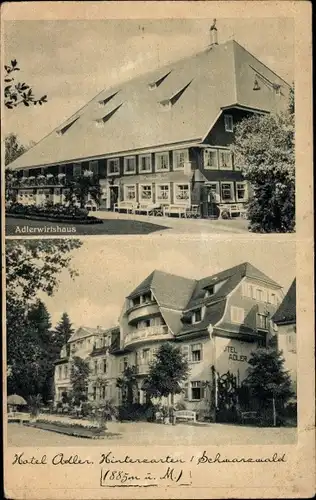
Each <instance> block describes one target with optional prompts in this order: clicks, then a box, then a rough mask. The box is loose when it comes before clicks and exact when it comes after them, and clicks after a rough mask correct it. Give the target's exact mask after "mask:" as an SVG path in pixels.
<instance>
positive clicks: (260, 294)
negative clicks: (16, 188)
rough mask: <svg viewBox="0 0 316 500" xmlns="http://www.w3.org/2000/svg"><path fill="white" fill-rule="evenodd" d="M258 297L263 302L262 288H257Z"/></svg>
mask: <svg viewBox="0 0 316 500" xmlns="http://www.w3.org/2000/svg"><path fill="white" fill-rule="evenodd" d="M256 299H257V300H259V301H260V302H263V290H261V289H260V288H257V290H256Z"/></svg>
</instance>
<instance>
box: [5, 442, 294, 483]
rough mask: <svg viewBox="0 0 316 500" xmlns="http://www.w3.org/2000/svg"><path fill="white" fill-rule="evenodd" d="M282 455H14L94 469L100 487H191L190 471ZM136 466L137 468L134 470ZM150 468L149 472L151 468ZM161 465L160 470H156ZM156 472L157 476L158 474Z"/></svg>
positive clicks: (21, 461) (22, 462)
mask: <svg viewBox="0 0 316 500" xmlns="http://www.w3.org/2000/svg"><path fill="white" fill-rule="evenodd" d="M285 462H286V455H285V453H274V454H272V455H270V456H258V457H256V456H249V457H246V456H232V457H226V456H224V455H223V454H221V453H219V452H218V453H216V454H214V455H208V453H207V451H206V450H204V451H203V452H201V453H197V454H196V455H191V457H186V458H185V457H176V456H171V455H165V456H161V457H149V456H148V457H146V456H143V457H139V456H130V455H122V456H119V455H115V454H114V453H113V452H112V451H108V452H106V453H101V454H100V455H99V456H98V458H97V459H96V460H92V459H91V458H85V457H80V456H79V455H76V454H75V455H71V454H70V455H67V454H66V453H57V454H55V455H53V456H52V457H49V456H48V455H46V454H45V455H41V456H38V457H36V456H34V455H32V456H27V455H26V454H25V453H24V452H20V453H15V454H14V457H13V460H12V465H14V466H34V465H35V466H41V465H53V466H56V467H67V466H82V465H84V466H94V467H96V468H97V467H98V470H99V476H98V482H99V485H100V487H107V488H108V487H133V486H137V487H140V486H143V487H149V486H171V485H176V486H191V485H192V472H193V471H194V469H195V468H197V467H199V468H200V467H201V466H206V465H212V464H218V465H221V464H249V463H251V464H265V463H285ZM136 465H139V466H140V467H137V468H135V466H136ZM150 466H152V470H151V467H150ZM157 466H160V467H157ZM157 470H159V473H157Z"/></svg>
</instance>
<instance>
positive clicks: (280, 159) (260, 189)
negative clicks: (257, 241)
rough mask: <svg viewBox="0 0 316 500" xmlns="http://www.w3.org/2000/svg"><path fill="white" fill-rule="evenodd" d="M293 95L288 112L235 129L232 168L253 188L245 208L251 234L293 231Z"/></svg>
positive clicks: (257, 118)
mask: <svg viewBox="0 0 316 500" xmlns="http://www.w3.org/2000/svg"><path fill="white" fill-rule="evenodd" d="M294 131H295V120H294V91H292V92H291V95H290V101H289V106H288V110H287V111H286V112H283V113H281V114H279V115H274V114H266V115H260V116H259V115H255V116H252V117H250V118H247V119H244V120H242V121H241V122H240V123H238V124H237V125H236V130H235V139H234V143H233V145H232V151H233V153H234V159H235V166H236V167H237V168H239V169H240V170H241V171H242V173H243V175H244V177H245V179H246V180H248V181H249V182H250V184H251V186H252V188H253V196H252V197H251V199H250V202H249V206H248V217H249V220H250V226H249V229H250V230H251V231H254V232H265V233H270V232H279V233H285V232H293V231H294V230H295V150H294Z"/></svg>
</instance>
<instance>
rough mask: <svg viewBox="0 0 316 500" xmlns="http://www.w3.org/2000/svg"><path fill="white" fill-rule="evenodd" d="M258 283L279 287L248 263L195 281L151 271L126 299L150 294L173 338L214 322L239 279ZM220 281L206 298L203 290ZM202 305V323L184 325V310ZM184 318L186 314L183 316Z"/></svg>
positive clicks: (220, 315) (219, 317)
mask: <svg viewBox="0 0 316 500" xmlns="http://www.w3.org/2000/svg"><path fill="white" fill-rule="evenodd" d="M244 277H248V278H250V279H251V278H252V279H254V280H260V281H262V282H264V283H266V284H267V285H269V286H272V287H273V288H281V287H280V285H278V283H276V282H275V281H274V280H272V279H271V278H269V277H268V276H267V275H266V274H264V273H263V272H261V271H260V270H259V269H257V268H256V267H254V266H253V265H252V264H250V263H249V262H243V263H242V264H239V265H237V266H234V267H231V268H230V269H225V270H224V271H221V272H219V273H216V274H214V275H212V276H208V277H206V278H202V279H200V280H194V279H189V278H183V277H182V276H177V275H175V274H170V273H166V272H163V271H157V270H155V271H153V272H152V273H151V274H150V275H149V276H148V277H147V278H146V279H145V280H144V281H142V283H141V284H140V285H138V286H137V287H136V288H135V290H133V292H132V293H131V294H130V295H129V297H128V298H133V297H136V296H138V295H140V294H141V293H145V292H149V291H152V292H153V293H154V295H155V297H156V299H157V302H158V304H159V306H160V308H161V313H162V315H163V317H164V320H165V321H166V323H167V325H168V326H169V328H170V330H171V331H172V333H173V334H174V335H178V334H182V333H186V332H188V331H194V330H203V329H205V328H207V326H208V325H209V324H210V323H211V324H213V325H214V324H215V323H217V322H218V321H219V320H220V319H221V317H222V315H223V313H224V309H225V303H226V298H227V295H228V294H229V293H230V292H232V291H233V290H234V288H235V287H236V286H237V285H238V283H239V282H240V281H241V280H242V278H244ZM220 282H223V285H222V286H221V287H220V288H219V290H218V291H217V292H216V293H214V294H213V295H211V296H210V297H208V298H205V291H206V288H207V287H209V286H212V285H216V284H217V283H220ZM202 305H205V306H207V307H206V312H205V316H204V318H203V320H202V321H201V322H199V323H196V324H194V325H192V324H186V323H185V321H182V319H183V311H190V310H191V311H192V310H194V309H195V308H197V307H201V306H202ZM184 316H185V315H184Z"/></svg>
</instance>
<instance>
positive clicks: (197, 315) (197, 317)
mask: <svg viewBox="0 0 316 500" xmlns="http://www.w3.org/2000/svg"><path fill="white" fill-rule="evenodd" d="M200 321H202V309H196V311H194V312H193V314H192V325H194V324H195V323H199V322H200Z"/></svg>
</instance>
